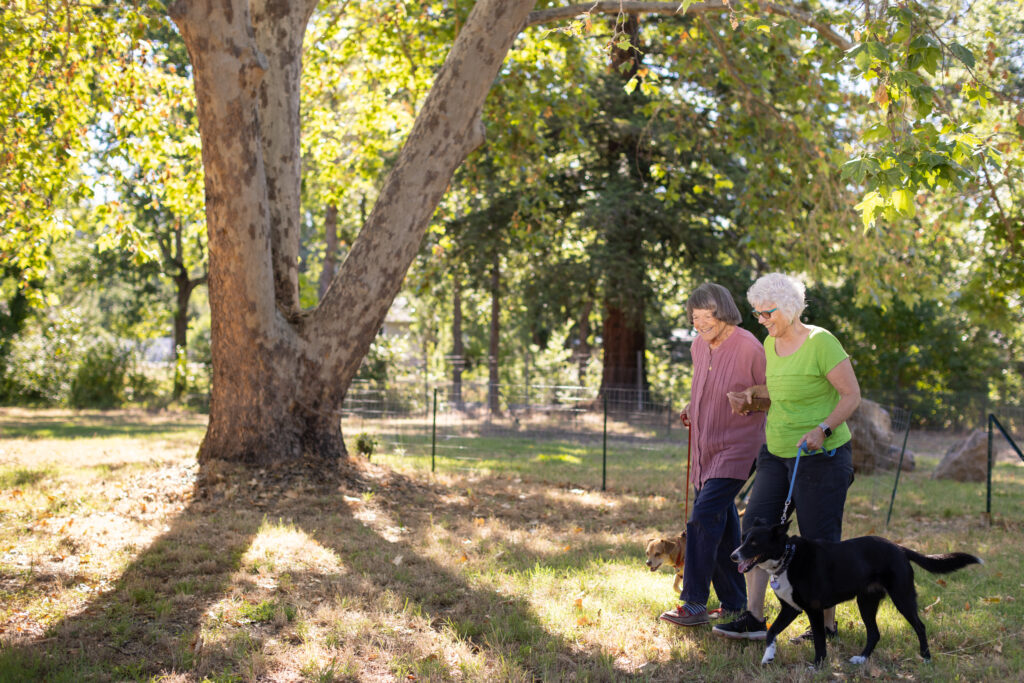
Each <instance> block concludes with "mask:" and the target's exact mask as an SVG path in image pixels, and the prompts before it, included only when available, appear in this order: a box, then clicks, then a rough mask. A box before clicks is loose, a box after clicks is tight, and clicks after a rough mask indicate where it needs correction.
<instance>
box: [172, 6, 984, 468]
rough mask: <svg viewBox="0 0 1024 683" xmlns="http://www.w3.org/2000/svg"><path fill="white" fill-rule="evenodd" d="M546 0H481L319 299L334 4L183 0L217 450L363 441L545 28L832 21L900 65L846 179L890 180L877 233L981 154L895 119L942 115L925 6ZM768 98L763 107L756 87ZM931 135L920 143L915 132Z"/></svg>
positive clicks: (266, 456)
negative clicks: (308, 301)
mask: <svg viewBox="0 0 1024 683" xmlns="http://www.w3.org/2000/svg"><path fill="white" fill-rule="evenodd" d="M534 4H535V2H534V0H479V1H478V2H476V3H475V4H474V5H473V9H472V11H471V12H470V14H469V16H468V18H467V19H466V21H465V23H464V24H463V25H462V26H461V27H460V28H459V32H458V36H457V38H456V39H455V41H454V42H453V44H452V47H451V50H450V52H449V55H448V58H447V59H446V61H445V62H444V65H443V66H442V67H441V69H440V70H439V72H438V73H437V74H436V78H435V80H434V84H433V87H432V89H431V91H430V93H429V95H428V96H427V98H426V100H425V101H424V102H423V104H422V106H421V107H420V109H419V112H418V115H417V118H416V122H415V124H414V125H413V128H412V130H411V131H410V133H409V137H408V139H407V142H406V144H405V146H404V147H403V148H402V150H401V152H400V154H399V156H398V158H397V160H396V162H395V164H394V166H393V168H392V170H391V171H390V174H389V175H388V177H387V179H386V181H385V182H384V183H383V185H382V187H381V188H380V191H379V194H378V197H377V200H376V203H375V204H374V206H373V209H372V210H371V211H370V213H369V214H368V216H367V218H366V220H365V223H364V224H363V226H362V228H361V230H360V232H359V235H358V238H357V239H356V240H355V242H354V243H353V244H352V247H351V249H350V251H349V253H348V255H347V257H346V259H345V261H344V263H343V264H342V265H341V267H340V268H339V269H338V272H337V274H336V275H335V276H334V278H333V280H332V281H331V283H330V285H329V287H328V288H327V291H326V292H325V293H324V295H323V297H322V298H321V300H320V302H319V304H318V305H317V306H316V307H315V308H314V309H311V310H303V309H302V308H301V306H300V298H299V284H298V283H299V278H298V265H299V255H300V249H299V238H300V139H299V131H300V127H301V126H300V111H299V102H300V97H299V84H300V75H301V71H302V54H303V40H304V36H305V31H306V27H307V24H308V22H309V20H310V17H311V16H312V13H313V12H314V10H315V8H316V2H314V1H313V0H292V1H291V2H284V1H282V0H221V1H220V2H216V3H214V2H209V1H208V0H203V1H200V0H178V1H177V2H175V3H173V4H172V5H171V6H170V7H169V11H170V15H171V17H172V19H173V20H174V22H175V23H176V24H177V26H178V28H179V30H180V31H181V34H182V36H183V38H184V40H185V43H186V45H187V48H188V52H189V56H190V59H191V62H192V67H193V77H194V83H195V91H196V98H197V107H198V117H199V127H200V134H201V139H202V148H203V165H204V170H205V185H206V216H207V229H208V236H209V290H210V304H211V314H212V355H213V395H212V400H211V412H210V423H209V428H208V431H207V434H206V438H205V440H204V442H203V445H202V448H201V451H200V460H201V461H202V462H208V461H210V460H213V459H224V460H231V461H242V462H271V461H279V460H283V461H288V460H294V459H297V458H299V457H302V456H303V455H306V456H311V457H314V458H319V459H324V460H330V459H334V458H337V457H340V456H342V455H343V454H344V453H345V446H344V442H343V440H342V434H341V421H340V408H341V404H342V401H343V399H344V396H345V392H346V390H347V388H348V386H349V383H350V382H351V380H352V378H353V377H354V376H355V374H356V371H357V369H358V366H359V364H360V362H361V360H362V358H363V356H364V355H365V353H366V351H367V349H368V348H369V346H370V343H371V341H372V339H373V338H374V336H375V335H376V334H377V332H378V330H379V329H380V326H381V324H382V322H383V320H384V317H385V314H386V312H387V310H388V308H389V307H390V305H391V303H392V301H393V299H394V297H395V295H396V294H397V293H398V290H399V288H400V286H401V283H402V280H403V278H404V276H405V273H406V271H407V269H408V268H409V266H410V264H411V263H412V261H413V259H414V257H415V255H416V252H417V249H418V247H419V245H420V242H421V240H422V238H423V235H424V233H425V231H426V229H427V227H428V225H429V223H430V220H431V216H432V214H433V212H434V210H435V208H436V207H437V205H438V202H439V201H440V199H441V197H442V195H443V193H444V192H445V190H446V187H447V186H448V183H449V182H450V180H451V178H452V174H453V172H454V171H455V169H456V168H457V167H458V166H459V165H460V164H461V163H462V161H463V160H464V159H465V158H466V156H467V155H468V154H469V153H470V152H471V151H472V150H473V149H475V148H476V147H478V146H479V145H480V144H482V142H483V125H482V121H481V113H482V111H483V107H484V100H485V98H486V96H487V93H488V91H489V90H490V88H491V85H492V83H493V82H494V80H495V78H496V76H497V75H498V73H499V70H500V68H501V65H502V62H503V60H504V58H505V56H506V54H507V52H508V51H509V49H510V48H511V46H512V44H513V42H514V40H515V38H516V36H517V35H518V34H519V32H520V31H521V30H522V29H523V28H524V27H525V26H527V25H536V24H542V23H545V22H549V21H555V20H564V19H571V18H572V17H578V16H579V15H580V14H582V13H595V12H608V13H621V12H629V13H640V12H658V13H662V14H675V15H680V16H681V15H683V14H687V13H688V14H689V15H698V14H702V13H719V14H721V13H731V21H734V22H735V24H736V25H739V23H740V18H742V19H743V20H744V21H746V22H748V23H751V26H752V30H755V31H756V30H762V29H763V30H768V31H770V30H773V28H772V25H771V24H770V22H765V21H763V20H762V19H761V17H774V18H775V19H777V20H778V21H780V22H782V24H781V26H783V27H787V26H792V25H793V24H794V23H795V24H799V25H800V26H802V27H804V29H807V30H809V31H812V32H815V33H816V35H817V36H818V40H819V41H821V42H823V43H824V42H827V43H830V44H832V45H834V46H835V47H836V48H837V49H839V50H848V49H851V48H853V49H852V50H851V51H850V58H851V59H852V60H856V65H857V70H858V72H859V73H861V74H864V78H865V79H866V80H868V81H870V80H871V79H879V78H882V79H884V81H883V82H881V83H878V84H875V83H871V84H870V87H871V88H872V91H871V93H870V94H869V95H868V97H865V98H862V101H863V102H864V103H867V104H868V105H869V106H875V105H873V104H871V103H872V102H874V103H875V104H877V106H878V107H879V108H881V110H883V114H884V115H886V116H888V119H887V120H888V123H889V125H888V126H886V127H885V129H884V130H882V129H881V128H878V127H877V126H876V130H875V133H876V134H878V136H879V138H878V139H876V140H874V142H875V143H878V142H879V140H881V139H882V138H884V140H885V141H886V142H885V144H887V145H890V143H891V145H890V148H883V149H881V151H880V152H878V153H877V154H876V153H875V152H876V151H878V149H877V148H878V145H877V144H876V148H874V149H873V150H872V149H866V151H865V152H864V153H862V154H860V156H858V157H856V158H855V159H854V161H852V162H850V164H847V166H846V167H844V171H843V178H844V180H845V181H846V182H848V183H849V184H850V185H851V186H852V189H854V191H858V190H859V191H860V192H865V191H867V192H869V193H872V194H869V195H868V200H867V201H866V202H864V203H862V205H861V207H860V208H861V209H862V213H863V215H864V221H865V229H868V228H869V227H871V226H876V225H880V224H881V223H882V222H886V221H889V220H895V219H896V218H898V217H899V214H903V215H904V216H905V215H908V214H910V213H911V212H912V210H913V206H912V202H911V201H910V200H911V199H912V198H913V196H914V195H913V193H914V192H915V191H916V189H917V188H918V187H922V188H927V187H932V186H934V185H935V184H936V183H943V182H946V183H952V182H954V181H955V180H956V178H955V176H956V173H957V172H958V171H957V169H958V168H959V167H960V166H962V165H963V163H966V162H963V163H961V162H962V161H963V159H965V158H968V157H970V156H971V155H970V152H971V151H972V149H973V148H972V145H973V144H974V142H973V141H972V140H971V139H968V138H963V139H959V140H957V141H956V144H955V145H952V146H951V145H950V144H946V143H944V142H943V140H941V139H940V137H941V135H946V133H945V132H942V133H939V132H938V131H936V132H935V134H934V135H932V134H931V130H928V131H925V132H926V133H927V134H928V135H931V137H928V135H925V134H921V133H919V132H918V131H919V129H918V128H913V126H912V125H910V123H908V124H907V125H902V124H901V125H899V126H897V125H895V124H894V123H893V122H894V120H895V118H894V115H893V112H894V110H893V108H892V106H891V103H892V102H893V101H894V100H896V99H897V98H902V100H901V101H907V102H915V101H916V102H917V103H918V106H917V110H916V111H913V112H911V113H910V114H909V115H908V116H909V119H914V118H915V117H921V116H927V115H928V113H929V111H930V110H928V111H926V109H928V108H927V107H926V106H925V104H927V103H924V102H922V101H921V98H924V97H926V96H927V97H930V93H931V92H932V91H931V89H930V88H929V87H927V84H926V83H925V82H923V81H922V79H921V78H920V77H919V76H917V75H916V73H917V72H918V71H920V69H922V68H923V69H924V70H925V71H928V72H930V73H933V74H934V73H935V70H936V68H937V63H938V62H937V60H938V59H939V57H938V56H937V55H938V54H939V53H941V52H942V50H941V49H940V47H947V46H940V45H939V44H938V43H937V42H936V41H935V40H932V39H930V38H929V37H928V36H927V35H926V33H927V31H928V30H930V29H929V26H928V25H927V23H921V22H918V21H917V19H916V18H915V17H916V15H915V14H913V13H910V12H909V10H906V11H904V10H902V9H900V10H899V11H898V12H895V13H893V12H892V11H891V10H890V11H889V13H888V14H885V13H883V11H882V10H879V12H878V14H877V16H873V17H871V21H864V22H862V23H863V30H862V31H858V32H857V33H858V34H860V35H855V36H854V39H855V40H859V41H860V42H859V44H857V45H856V47H855V43H854V42H853V41H851V40H849V39H847V38H845V37H843V36H842V35H840V34H839V33H837V32H836V31H835V30H834V29H833V28H831V27H830V26H829V25H828V24H827V23H826V22H827V21H829V20H835V22H836V23H837V24H843V25H845V26H846V28H850V27H851V26H852V25H853V24H854V23H855V22H854V21H853V19H852V18H851V16H850V15H848V14H845V15H843V16H840V15H839V14H837V13H831V14H830V13H829V12H821V13H818V14H811V13H808V12H804V11H802V10H797V9H789V8H785V7H781V6H779V5H775V4H772V3H761V4H760V5H758V6H757V7H755V6H753V5H751V6H750V8H748V10H746V11H747V14H744V15H742V16H740V14H739V13H737V12H736V11H735V10H734V9H732V8H731V6H730V4H728V3H719V2H715V1H712V2H706V3H693V2H692V1H686V0H684V1H683V2H681V3H676V2H670V3H669V2H625V1H624V0H623V1H615V2H592V3H590V2H588V3H586V4H584V5H578V6H573V7H553V8H552V7H548V8H546V9H543V10H538V11H537V12H534V13H532V14H531V10H533V9H534ZM544 4H545V5H546V4H547V3H544ZM868 9H869V10H870V9H871V8H868ZM883 9H884V8H883ZM901 12H903V13H901ZM588 17H589V14H588ZM587 21H589V19H587ZM773 21H774V19H773ZM575 26H577V27H584V22H581V21H579V20H577V22H576V24H575ZM583 30H585V27H584V28H583ZM786 30H790V29H788V28H787V29H786ZM851 33H852V31H851ZM914 36H917V38H914ZM886 45H888V46H889V47H886ZM617 47H619V48H625V47H626V46H625V45H623V44H617ZM949 48H950V49H952V54H954V55H955V56H956V57H957V58H958V59H959V60H960V61H961V62H963V63H964V65H966V66H968V67H971V66H973V56H972V55H971V53H970V51H968V50H966V49H965V48H963V47H962V46H960V45H958V44H955V45H952V46H949ZM946 52H949V50H948V49H947V50H946ZM915 60H916V61H915ZM922 73H923V72H922ZM915 98H916V99H915ZM750 99H751V101H752V102H754V103H755V104H756V102H757V98H756V95H754V94H751V98H750ZM774 114H775V115H776V116H779V117H783V116H785V115H786V113H785V112H781V113H780V112H779V111H777V110H776V111H775V112H774ZM795 118H796V117H794V119H795ZM909 119H908V120H909ZM800 125H803V126H807V125H809V122H806V121H800ZM794 128H795V129H796V128H797V127H796V126H794ZM901 136H903V137H902V138H901ZM915 136H918V137H917V138H916V139H917V140H919V141H921V144H920V146H919V148H914V146H913V143H914V141H915ZM869 142H871V141H869ZM944 145H945V146H944ZM908 149H909V150H910V152H908V151H907V150H908ZM923 154H928V155H929V156H928V158H927V164H926V165H923V164H918V163H916V159H919V158H920V156H921V155H923ZM900 155H902V156H900ZM842 161H843V160H842V159H827V158H826V157H825V155H824V154H822V158H821V159H820V161H819V163H820V165H821V166H822V168H823V169H824V170H823V172H832V171H834V170H835V169H836V167H837V166H838V165H839V164H841V163H842ZM829 162H832V163H831V164H830V163H829Z"/></svg>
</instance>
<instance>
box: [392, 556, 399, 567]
mask: <svg viewBox="0 0 1024 683" xmlns="http://www.w3.org/2000/svg"><path fill="white" fill-rule="evenodd" d="M391 564H393V565H395V566H396V567H397V566H398V565H400V564H402V556H401V555H395V559H393V560H391Z"/></svg>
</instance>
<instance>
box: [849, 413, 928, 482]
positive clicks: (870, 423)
mask: <svg viewBox="0 0 1024 683" xmlns="http://www.w3.org/2000/svg"><path fill="white" fill-rule="evenodd" d="M846 424H847V426H848V427H849V428H850V434H851V435H852V436H853V439H852V440H851V441H850V448H851V450H852V452H853V470H854V471H855V472H858V473H863V474H871V473H872V472H874V471H875V470H876V469H880V468H881V469H892V468H895V467H896V463H897V462H898V461H899V457H900V453H899V448H897V449H896V457H895V459H894V458H893V457H892V455H891V448H892V445H893V432H892V419H891V418H890V417H889V411H887V410H886V409H885V408H883V407H882V406H880V405H879V404H877V403H875V402H874V401H869V400H867V399H861V402H860V405H859V406H857V410H855V411H854V412H853V415H851V416H850V419H849V420H847V421H846ZM883 463H887V464H888V467H886V466H885V464H883ZM903 466H904V469H906V468H907V462H906V458H904V463H903ZM911 467H913V466H912V465H911Z"/></svg>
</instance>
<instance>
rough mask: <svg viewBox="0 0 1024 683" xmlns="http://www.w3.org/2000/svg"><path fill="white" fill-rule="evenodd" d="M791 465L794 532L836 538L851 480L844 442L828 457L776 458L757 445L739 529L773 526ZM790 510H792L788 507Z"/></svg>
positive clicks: (839, 535) (815, 537)
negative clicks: (755, 465) (793, 483)
mask: <svg viewBox="0 0 1024 683" xmlns="http://www.w3.org/2000/svg"><path fill="white" fill-rule="evenodd" d="M794 467H796V484H795V485H794V487H793V501H792V504H793V507H795V508H796V522H797V526H798V527H800V535H801V536H803V537H804V538H809V539H811V540H814V541H826V542H829V543H835V542H838V541H839V540H840V539H841V538H842V535H843V508H844V507H845V505H846V490H847V489H848V488H850V484H852V483H853V457H852V451H851V449H850V442H849V441H847V442H846V443H844V444H843V445H842V446H840V447H839V448H837V449H836V452H835V454H834V455H831V456H829V455H826V454H824V453H817V454H815V455H804V456H801V457H800V464H799V465H797V464H796V458H795V457H792V458H780V457H779V456H777V455H774V454H772V453H770V452H769V451H768V448H767V446H762V447H761V452H760V453H759V454H758V456H757V474H756V475H755V478H754V485H753V487H752V488H751V489H750V498H749V499H748V500H747V509H746V510H745V511H744V513H743V531H744V532H746V531H747V530H748V529H750V528H751V527H753V526H766V525H767V526H771V525H773V524H778V523H779V521H780V519H781V517H782V508H783V507H784V506H785V504H786V494H787V493H789V481H790V478H792V476H793V468H794ZM791 512H792V510H791Z"/></svg>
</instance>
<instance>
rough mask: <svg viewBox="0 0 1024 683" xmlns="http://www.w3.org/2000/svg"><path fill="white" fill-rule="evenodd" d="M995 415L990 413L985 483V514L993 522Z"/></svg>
mask: <svg viewBox="0 0 1024 683" xmlns="http://www.w3.org/2000/svg"><path fill="white" fill-rule="evenodd" d="M994 417H995V416H994V415H993V414H992V413H989V414H988V474H987V476H986V485H985V514H986V515H987V516H988V521H989V523H991V522H992V420H993V418H994Z"/></svg>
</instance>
